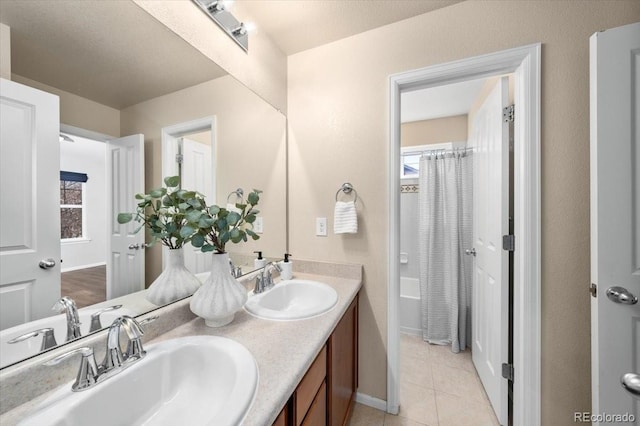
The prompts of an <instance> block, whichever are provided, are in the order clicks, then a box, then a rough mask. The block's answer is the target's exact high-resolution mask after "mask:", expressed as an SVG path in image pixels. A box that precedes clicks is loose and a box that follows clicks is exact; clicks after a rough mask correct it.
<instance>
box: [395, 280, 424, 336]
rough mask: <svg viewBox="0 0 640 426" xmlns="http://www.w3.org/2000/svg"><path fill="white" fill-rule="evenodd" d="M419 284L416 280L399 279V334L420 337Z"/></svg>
mask: <svg viewBox="0 0 640 426" xmlns="http://www.w3.org/2000/svg"><path fill="white" fill-rule="evenodd" d="M420 309H421V308H420V284H419V281H418V279H417V278H409V277H400V332H401V333H407V334H414V335H416V336H422V318H421V315H420Z"/></svg>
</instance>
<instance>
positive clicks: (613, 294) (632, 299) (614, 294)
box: [607, 287, 638, 305]
mask: <svg viewBox="0 0 640 426" xmlns="http://www.w3.org/2000/svg"><path fill="white" fill-rule="evenodd" d="M607 297H608V298H609V300H611V301H612V302H615V303H623V304H625V305H635V304H636V303H638V298H637V297H636V296H634V295H633V294H631V293H629V291H628V290H627V289H626V288H624V287H609V288H608V289H607Z"/></svg>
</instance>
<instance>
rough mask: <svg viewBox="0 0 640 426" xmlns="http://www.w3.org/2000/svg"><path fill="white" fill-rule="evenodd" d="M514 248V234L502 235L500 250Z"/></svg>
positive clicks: (513, 249) (511, 249) (512, 249)
mask: <svg viewBox="0 0 640 426" xmlns="http://www.w3.org/2000/svg"><path fill="white" fill-rule="evenodd" d="M515 249H516V236H515V235H513V234H509V235H503V236H502V250H506V251H515Z"/></svg>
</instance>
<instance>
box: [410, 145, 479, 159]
mask: <svg viewBox="0 0 640 426" xmlns="http://www.w3.org/2000/svg"><path fill="white" fill-rule="evenodd" d="M460 151H473V147H470V146H469V147H464V148H439V149H423V150H421V151H411V152H403V153H402V154H401V156H402V157H405V156H407V155H418V154H421V155H429V154H450V153H454V152H460Z"/></svg>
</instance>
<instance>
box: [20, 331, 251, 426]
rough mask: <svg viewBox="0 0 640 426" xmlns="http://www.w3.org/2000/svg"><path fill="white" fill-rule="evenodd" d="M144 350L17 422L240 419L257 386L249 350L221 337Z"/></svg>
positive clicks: (220, 422) (220, 424)
mask: <svg viewBox="0 0 640 426" xmlns="http://www.w3.org/2000/svg"><path fill="white" fill-rule="evenodd" d="M145 349H146V351H147V355H146V356H145V357H144V358H142V359H141V360H140V361H138V362H136V363H135V364H133V365H131V366H130V367H128V368H127V369H125V370H124V371H122V372H121V373H119V374H116V375H115V376H113V377H110V378H108V379H107V380H105V381H104V382H101V383H98V384H97V385H94V386H93V387H91V388H89V389H88V390H85V391H82V392H72V391H71V383H69V384H66V385H64V387H63V388H61V389H59V390H58V391H56V392H55V393H54V394H53V395H51V396H50V397H49V398H48V399H47V400H45V401H43V403H42V404H41V405H40V406H39V407H38V408H37V411H36V412H35V413H33V414H32V415H31V416H30V417H28V418H26V419H25V420H23V421H22V422H21V423H19V425H21V426H36V425H38V426H39V425H44V424H46V425H56V426H62V425H69V426H70V425H92V426H101V425H104V426H107V425H109V426H110V425H145V426H146V425H190V426H198V425H216V426H224V425H238V424H241V423H242V421H243V419H244V417H245V415H246V413H247V411H248V410H249V408H250V406H251V404H252V402H253V398H254V396H255V392H256V389H257V385H258V367H257V365H256V362H255V359H254V358H253V355H251V353H250V352H249V351H248V350H247V348H245V347H244V346H242V345H241V344H240V343H237V342H235V341H234V340H231V339H227V338H224V337H217V336H191V337H183V338H178V339H172V340H167V341H164V342H160V343H157V344H155V345H149V347H147V348H145ZM98 361H100V360H98ZM52 368H54V367H52Z"/></svg>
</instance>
